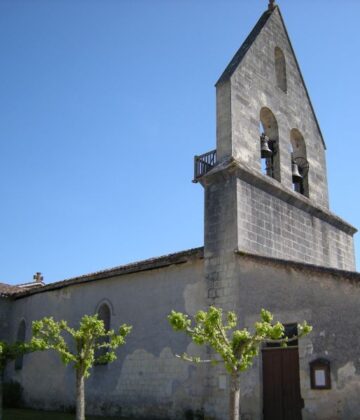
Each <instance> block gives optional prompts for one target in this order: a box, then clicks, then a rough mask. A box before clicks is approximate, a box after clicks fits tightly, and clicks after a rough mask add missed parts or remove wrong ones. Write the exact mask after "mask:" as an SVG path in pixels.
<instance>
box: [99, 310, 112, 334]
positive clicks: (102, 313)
mask: <svg viewBox="0 0 360 420" xmlns="http://www.w3.org/2000/svg"><path fill="white" fill-rule="evenodd" d="M98 317H99V319H101V320H102V321H103V322H104V327H105V329H106V331H108V330H109V329H110V318H111V312H110V308H109V305H107V304H106V303H103V304H101V306H100V308H99V309H98Z"/></svg>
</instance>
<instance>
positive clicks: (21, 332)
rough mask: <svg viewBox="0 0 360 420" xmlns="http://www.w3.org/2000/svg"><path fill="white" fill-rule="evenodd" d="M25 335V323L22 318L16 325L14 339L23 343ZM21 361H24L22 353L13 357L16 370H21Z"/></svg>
mask: <svg viewBox="0 0 360 420" xmlns="http://www.w3.org/2000/svg"><path fill="white" fill-rule="evenodd" d="M25 336H26V324H25V321H24V320H22V321H21V322H20V324H19V327H18V331H17V336H16V341H17V342H18V343H24V342H25ZM23 361H24V356H23V355H21V356H18V357H17V358H16V359H15V369H16V370H21V369H22V367H23Z"/></svg>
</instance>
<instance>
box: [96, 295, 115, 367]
mask: <svg viewBox="0 0 360 420" xmlns="http://www.w3.org/2000/svg"><path fill="white" fill-rule="evenodd" d="M97 314H98V318H99V319H100V320H101V321H103V322H104V327H105V330H106V331H109V330H110V325H111V311H110V307H109V305H107V304H106V303H102V304H101V305H100V307H99V309H98V311H97ZM103 341H106V340H103ZM106 353H107V349H106V348H102V349H99V350H97V352H96V355H95V357H96V358H98V357H101V356H104V355H105V354H106ZM98 364H101V365H106V362H104V363H98Z"/></svg>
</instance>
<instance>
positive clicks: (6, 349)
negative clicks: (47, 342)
mask: <svg viewBox="0 0 360 420" xmlns="http://www.w3.org/2000/svg"><path fill="white" fill-rule="evenodd" d="M31 351H33V349H32V348H31V346H30V345H29V344H28V343H23V342H16V343H14V344H9V343H7V342H6V341H0V420H2V418H3V413H2V411H3V410H2V407H3V385H4V374H5V368H6V366H7V364H8V363H9V362H12V361H13V360H16V359H17V358H18V357H21V356H22V355H23V354H25V353H29V352H31Z"/></svg>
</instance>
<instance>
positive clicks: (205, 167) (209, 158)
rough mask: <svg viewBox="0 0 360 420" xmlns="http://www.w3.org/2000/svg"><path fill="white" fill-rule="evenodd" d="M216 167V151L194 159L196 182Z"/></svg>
mask: <svg viewBox="0 0 360 420" xmlns="http://www.w3.org/2000/svg"><path fill="white" fill-rule="evenodd" d="M215 165H216V149H215V150H212V151H211V152H207V153H204V154H203V155H200V156H195V157H194V182H198V178H200V177H202V176H203V175H205V174H206V173H207V172H209V171H210V169H212V168H213V167H214V166H215Z"/></svg>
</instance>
